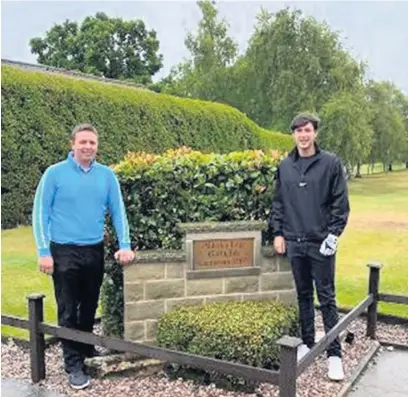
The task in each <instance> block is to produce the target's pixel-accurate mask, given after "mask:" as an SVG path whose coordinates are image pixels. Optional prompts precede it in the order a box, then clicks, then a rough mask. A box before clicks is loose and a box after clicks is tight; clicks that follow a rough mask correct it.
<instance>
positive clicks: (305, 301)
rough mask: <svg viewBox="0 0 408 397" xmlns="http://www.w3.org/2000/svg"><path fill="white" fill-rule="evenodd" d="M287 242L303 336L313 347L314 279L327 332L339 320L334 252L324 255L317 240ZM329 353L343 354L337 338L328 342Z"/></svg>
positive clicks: (305, 342)
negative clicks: (314, 241) (313, 241)
mask: <svg viewBox="0 0 408 397" xmlns="http://www.w3.org/2000/svg"><path fill="white" fill-rule="evenodd" d="M287 245H288V247H287V255H288V258H289V260H290V262H291V265H292V273H293V277H294V279H295V285H296V290H297V296H298V305H299V316H300V327H301V334H302V339H303V343H304V344H306V345H307V346H308V347H309V348H311V347H312V346H313V345H314V344H315V324H314V318H315V311H314V302H313V292H314V288H313V282H314V285H315V287H316V292H317V298H318V300H319V303H320V308H321V312H322V317H323V324H324V330H325V332H326V333H328V332H329V330H330V329H331V328H333V327H334V326H335V325H336V324H337V322H338V320H339V317H338V311H337V306H336V296H335V256H334V255H333V256H324V255H322V254H321V253H320V252H319V249H320V244H317V243H310V242H295V241H288V242H287ZM327 355H328V356H329V357H330V356H338V357H341V345H340V341H339V339H338V338H336V339H335V340H334V341H333V342H332V343H331V344H330V345H329V347H328V349H327Z"/></svg>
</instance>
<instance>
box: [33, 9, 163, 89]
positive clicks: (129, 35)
mask: <svg viewBox="0 0 408 397" xmlns="http://www.w3.org/2000/svg"><path fill="white" fill-rule="evenodd" d="M30 46H31V52H32V53H33V54H36V55H37V62H38V63H40V64H43V65H50V66H55V67H61V68H65V69H69V70H77V71H81V72H84V73H90V74H94V75H98V76H103V77H106V78H113V79H127V80H133V81H137V82H142V83H146V82H150V81H151V77H152V76H153V75H154V74H155V73H156V72H158V71H159V70H160V69H161V68H162V66H163V64H162V60H163V56H162V55H161V54H158V50H159V40H158V39H157V36H156V32H155V31H154V30H150V31H148V30H147V29H146V26H145V24H144V22H143V21H142V20H133V21H124V20H123V19H121V18H109V17H108V16H107V15H106V14H104V13H97V14H96V15H95V16H88V17H86V18H85V19H84V20H83V22H82V23H81V25H80V26H78V23H77V22H73V21H70V20H66V21H65V22H64V23H63V24H61V25H57V24H55V25H54V26H53V27H52V28H51V29H50V30H49V31H47V32H46V34H45V37H44V38H40V37H35V38H32V39H31V40H30Z"/></svg>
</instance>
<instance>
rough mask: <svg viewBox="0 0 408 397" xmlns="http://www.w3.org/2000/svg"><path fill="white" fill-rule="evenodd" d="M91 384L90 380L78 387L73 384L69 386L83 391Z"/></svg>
mask: <svg viewBox="0 0 408 397" xmlns="http://www.w3.org/2000/svg"><path fill="white" fill-rule="evenodd" d="M90 383H91V382H90V381H89V380H88V381H87V382H85V383H84V384H83V385H78V386H76V385H72V384H71V383H70V384H69V385H70V386H71V387H72V388H73V389H75V390H82V389H85V388H86V387H88V386H89V384H90Z"/></svg>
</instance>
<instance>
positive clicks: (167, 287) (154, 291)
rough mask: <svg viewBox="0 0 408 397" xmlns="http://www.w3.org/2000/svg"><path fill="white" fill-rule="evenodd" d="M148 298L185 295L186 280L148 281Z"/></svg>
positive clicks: (146, 285) (146, 286)
mask: <svg viewBox="0 0 408 397" xmlns="http://www.w3.org/2000/svg"><path fill="white" fill-rule="evenodd" d="M145 288H146V299H147V300H151V299H168V298H180V297H182V296H184V280H164V281H146V284H145Z"/></svg>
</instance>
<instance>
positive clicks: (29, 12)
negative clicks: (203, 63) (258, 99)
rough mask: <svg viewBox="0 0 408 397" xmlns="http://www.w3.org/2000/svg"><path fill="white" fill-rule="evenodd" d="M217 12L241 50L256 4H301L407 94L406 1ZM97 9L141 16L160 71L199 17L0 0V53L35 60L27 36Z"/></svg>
mask: <svg viewBox="0 0 408 397" xmlns="http://www.w3.org/2000/svg"><path fill="white" fill-rule="evenodd" d="M217 4H218V8H219V10H220V15H221V17H223V18H225V19H226V20H227V21H228V22H229V25H230V31H229V32H230V35H231V36H233V37H234V38H235V39H236V40H237V41H238V43H239V47H240V50H241V51H243V50H244V49H245V48H246V46H247V42H248V39H249V37H250V36H251V34H252V32H253V27H254V23H255V20H256V15H257V14H258V13H259V11H260V9H261V7H264V8H266V9H268V10H270V11H272V12H273V11H277V10H279V9H281V8H283V7H285V6H290V7H296V8H299V9H301V10H302V11H303V12H304V13H305V14H307V15H313V16H314V17H315V18H316V19H317V20H319V21H326V22H327V23H328V24H329V25H330V26H331V28H332V29H333V30H336V31H340V32H341V37H342V38H343V43H344V44H345V46H346V47H347V48H348V49H349V50H350V52H351V53H352V55H353V56H354V57H355V58H357V59H359V60H367V61H368V63H369V66H370V75H371V76H372V77H374V78H375V79H378V80H379V79H381V80H391V81H393V82H394V83H395V84H397V86H398V87H399V88H400V89H402V90H403V91H404V92H405V93H406V94H408V23H407V16H408V2H407V1H397V2H391V1H390V2H379V1H373V2H369V1H360V2H350V1H338V2H334V1H328V2H305V1H301V2H277V1H248V0H247V1H227V0H225V1H218V2H217ZM98 11H103V12H105V13H107V14H108V15H109V16H112V17H122V18H125V19H131V18H140V19H143V20H144V21H145V22H146V24H147V26H148V28H149V29H155V30H156V31H157V34H158V38H159V40H160V52H161V53H162V54H163V56H164V67H163V69H162V70H161V71H160V72H159V73H158V74H157V75H156V78H155V80H156V79H157V78H158V77H161V76H163V75H166V74H167V73H168V71H169V70H170V68H171V66H172V65H174V64H176V63H178V62H179V61H181V60H182V59H183V57H186V56H187V55H188V53H187V51H186V48H185V45H184V37H185V34H186V32H187V31H191V30H194V29H195V28H196V26H197V23H198V21H199V19H200V12H199V9H198V7H197V5H196V3H195V1H190V0H184V1H154V0H152V1H122V2H119V1H118V2H113V1H69V2H68V1H17V0H15V1H4V0H2V2H1V33H2V35H1V56H2V58H3V59H4V58H5V59H12V60H18V61H25V62H32V63H36V59H35V57H34V56H33V55H32V54H31V53H30V48H29V44H28V43H29V40H30V38H32V37H35V36H41V37H42V36H43V35H44V33H45V32H46V31H47V30H48V29H50V28H51V27H52V25H53V24H55V23H57V24H60V23H62V22H63V21H64V20H66V19H70V20H75V21H81V20H82V19H83V18H85V17H86V16H88V15H94V14H95V13H96V12H98Z"/></svg>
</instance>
